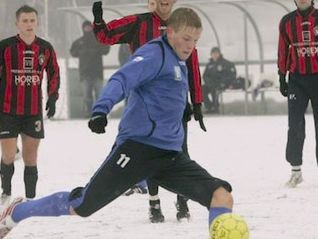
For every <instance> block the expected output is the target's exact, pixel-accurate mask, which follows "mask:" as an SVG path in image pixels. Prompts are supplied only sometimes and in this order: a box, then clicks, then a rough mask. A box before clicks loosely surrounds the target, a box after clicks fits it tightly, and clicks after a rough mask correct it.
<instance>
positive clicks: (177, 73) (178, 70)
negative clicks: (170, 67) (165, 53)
mask: <svg viewBox="0 0 318 239" xmlns="http://www.w3.org/2000/svg"><path fill="white" fill-rule="evenodd" d="M174 79H175V80H176V81H181V80H182V79H181V68H180V66H174Z"/></svg>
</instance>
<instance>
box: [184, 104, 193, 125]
mask: <svg viewBox="0 0 318 239" xmlns="http://www.w3.org/2000/svg"><path fill="white" fill-rule="evenodd" d="M192 114H193V111H192V108H191V105H190V104H189V102H187V104H186V107H185V109H184V112H183V120H184V121H185V122H189V121H190V120H191V115H192Z"/></svg>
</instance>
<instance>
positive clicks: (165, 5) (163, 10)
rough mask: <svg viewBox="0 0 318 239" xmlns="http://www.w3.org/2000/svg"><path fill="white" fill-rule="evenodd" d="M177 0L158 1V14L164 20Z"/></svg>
mask: <svg viewBox="0 0 318 239" xmlns="http://www.w3.org/2000/svg"><path fill="white" fill-rule="evenodd" d="M175 2H176V0H156V12H157V13H158V15H159V16H160V17H162V18H163V19H165V20H166V19H167V18H168V17H169V16H170V14H171V11H172V7H173V5H174V4H175Z"/></svg>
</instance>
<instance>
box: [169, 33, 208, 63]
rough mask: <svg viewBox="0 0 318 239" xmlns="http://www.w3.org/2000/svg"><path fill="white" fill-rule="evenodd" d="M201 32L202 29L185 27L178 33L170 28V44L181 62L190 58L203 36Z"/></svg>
mask: <svg viewBox="0 0 318 239" xmlns="http://www.w3.org/2000/svg"><path fill="white" fill-rule="evenodd" d="M201 32H202V29H197V28H194V27H184V28H182V29H181V30H179V31H177V32H175V31H174V30H173V29H172V28H168V33H167V34H168V40H169V43H170V45H171V46H172V48H173V49H174V51H175V52H176V54H177V55H178V56H179V57H180V59H181V60H186V59H188V58H189V56H190V55H191V53H192V51H193V49H194V47H195V46H196V44H197V42H198V40H199V38H200V36H201Z"/></svg>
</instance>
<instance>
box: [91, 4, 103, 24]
mask: <svg viewBox="0 0 318 239" xmlns="http://www.w3.org/2000/svg"><path fill="white" fill-rule="evenodd" d="M92 11H93V15H94V22H95V23H97V24H100V23H102V21H103V8H102V2H101V1H98V2H94V4H93V8H92Z"/></svg>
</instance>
